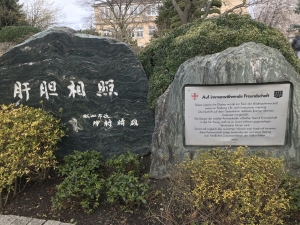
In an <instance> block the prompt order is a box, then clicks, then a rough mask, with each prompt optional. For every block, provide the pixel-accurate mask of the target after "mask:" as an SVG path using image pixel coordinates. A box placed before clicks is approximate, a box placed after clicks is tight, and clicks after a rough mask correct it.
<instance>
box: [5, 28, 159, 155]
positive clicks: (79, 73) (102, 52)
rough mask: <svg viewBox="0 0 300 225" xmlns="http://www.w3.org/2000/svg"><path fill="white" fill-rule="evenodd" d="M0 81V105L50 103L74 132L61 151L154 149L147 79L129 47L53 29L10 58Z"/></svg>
mask: <svg viewBox="0 0 300 225" xmlns="http://www.w3.org/2000/svg"><path fill="white" fill-rule="evenodd" d="M0 79H1V83H0V96H1V98H0V104H10V103H14V104H15V105H16V106H17V105H19V104H24V105H28V106H33V107H39V108H40V107H43V108H44V109H45V110H46V111H50V112H51V113H52V114H54V115H55V116H57V117H59V118H61V121H62V122H63V123H64V124H65V125H66V127H67V129H68V132H67V137H65V138H64V139H63V141H62V142H61V143H60V145H59V148H60V151H57V155H58V156H64V155H66V154H69V153H71V152H73V151H74V150H79V151H86V150H97V151H99V152H101V153H102V154H103V155H104V156H111V155H114V154H121V153H123V152H127V151H131V152H133V153H138V154H141V155H144V154H147V153H148V152H149V146H150V144H151V136H152V133H153V129H154V115H153V113H152V112H150V111H149V110H148V103H147V92H148V80H147V78H146V75H145V73H144V70H143V68H142V67H141V65H140V62H139V61H138V60H137V59H136V56H135V54H134V53H133V52H132V51H131V49H130V48H128V46H126V45H125V44H122V43H118V42H115V41H112V39H106V38H102V37H93V36H90V35H89V36H84V35H81V34H80V35H77V34H76V33H75V31H73V30H71V29H68V28H52V29H50V30H47V31H44V32H42V33H40V34H38V35H35V37H34V39H32V40H31V41H27V42H26V43H23V44H21V45H19V46H16V47H15V48H13V49H12V50H11V51H10V52H7V53H6V54H5V55H3V56H2V57H1V58H0ZM41 101H42V105H41V103H40V102H41ZM60 109H62V113H61V110H60Z"/></svg>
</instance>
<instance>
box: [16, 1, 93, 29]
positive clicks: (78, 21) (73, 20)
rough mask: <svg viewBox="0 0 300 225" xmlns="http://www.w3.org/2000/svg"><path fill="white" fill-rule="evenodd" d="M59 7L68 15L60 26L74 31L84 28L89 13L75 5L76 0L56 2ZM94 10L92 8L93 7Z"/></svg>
mask: <svg viewBox="0 0 300 225" xmlns="http://www.w3.org/2000/svg"><path fill="white" fill-rule="evenodd" d="M54 1H55V2H56V3H57V4H58V5H60V6H62V7H63V11H64V13H65V15H66V18H65V19H64V21H62V22H61V24H58V25H59V26H67V27H71V28H73V29H76V30H78V29H82V28H83V17H85V16H88V15H89V12H87V10H84V9H82V8H80V7H79V6H78V5H76V4H75V0H54ZM24 2H26V0H19V3H24ZM91 9H92V7H91Z"/></svg>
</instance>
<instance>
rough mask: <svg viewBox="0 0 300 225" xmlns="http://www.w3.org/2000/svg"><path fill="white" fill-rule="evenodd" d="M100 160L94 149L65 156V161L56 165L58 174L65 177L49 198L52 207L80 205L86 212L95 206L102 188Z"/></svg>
mask: <svg viewBox="0 0 300 225" xmlns="http://www.w3.org/2000/svg"><path fill="white" fill-rule="evenodd" d="M102 160H103V158H102V156H101V155H100V153H99V152H96V151H86V152H79V151H74V153H73V154H71V155H68V156H65V157H64V162H65V163H64V164H63V165H61V166H59V167H58V171H59V174H60V176H65V179H64V180H63V181H62V182H61V183H60V184H59V185H57V187H56V189H57V192H56V194H55V196H54V197H53V198H52V200H51V201H52V204H53V206H54V208H57V209H61V208H64V209H66V208H70V209H74V208H77V207H78V206H81V207H82V208H83V209H84V210H85V211H86V212H87V213H91V212H92V211H93V209H95V208H97V207H98V205H99V198H100V196H101V194H102V193H103V190H104V179H103V173H102V170H101V166H102V165H103V162H102Z"/></svg>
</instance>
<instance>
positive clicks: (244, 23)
mask: <svg viewBox="0 0 300 225" xmlns="http://www.w3.org/2000/svg"><path fill="white" fill-rule="evenodd" d="M245 42H256V43H262V44H264V45H267V46H270V47H273V48H276V49H279V50H280V51H281V53H282V54H283V55H284V56H285V58H286V59H287V61H288V62H289V63H290V64H291V65H293V66H294V68H295V69H296V71H297V72H298V73H300V62H299V60H298V58H297V57H296V55H295V53H294V51H293V50H292V48H291V46H290V44H289V43H288V42H287V40H286V39H285V37H284V36H283V34H282V33H281V32H280V31H278V30H277V29H274V28H271V27H268V26H266V25H264V24H262V23H259V22H257V21H255V20H252V19H251V18H250V17H249V16H238V15H229V16H227V17H225V18H212V19H206V20H198V21H195V22H193V23H191V24H187V25H183V26H181V27H179V28H177V29H175V30H173V31H172V32H170V33H168V34H166V35H165V36H164V37H162V38H159V39H156V40H154V41H152V42H151V43H150V44H149V45H148V46H147V47H146V48H145V49H144V50H143V51H142V52H141V53H140V54H139V56H138V57H139V60H140V61H141V63H142V65H143V67H144V69H145V71H146V75H147V77H148V79H149V81H150V84H149V93H148V102H149V104H150V107H151V108H152V109H154V108H155V104H156V101H157V99H158V97H159V96H160V95H161V94H163V93H164V91H165V90H166V89H167V87H168V86H169V85H170V83H171V82H172V81H173V78H174V75H175V73H176V71H177V69H178V68H179V66H180V65H181V64H182V63H183V62H185V61H186V60H188V59H190V58H192V57H195V56H203V55H208V54H214V53H217V52H221V51H223V50H225V49H227V48H229V47H234V46H239V45H241V44H243V43H245Z"/></svg>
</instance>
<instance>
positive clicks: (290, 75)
mask: <svg viewBox="0 0 300 225" xmlns="http://www.w3.org/2000/svg"><path fill="white" fill-rule="evenodd" d="M287 81H289V82H291V83H292V84H293V91H292V96H291V98H290V100H289V105H290V107H289V109H288V110H289V112H288V115H289V116H288V118H287V120H286V125H287V129H286V137H287V138H286V143H287V144H286V145H284V146H276V147H274V146H272V147H270V146H267V147H266V146H265V147H262V146H261V147H260V146H258V147H253V146H252V147H251V148H250V149H251V150H254V151H256V150H268V151H269V152H270V153H271V154H272V155H273V156H275V157H280V156H283V157H284V158H285V159H286V160H287V162H288V165H289V167H290V170H291V171H292V172H293V173H296V172H299V171H300V138H299V136H300V126H299V125H298V122H299V121H298V119H299V117H300V76H299V74H298V73H297V72H296V71H295V69H294V68H293V66H291V65H290V64H289V63H288V62H287V61H286V59H285V58H284V56H283V55H282V54H281V52H280V51H279V50H277V49H273V48H270V47H267V46H265V45H262V44H256V43H253V42H250V43H245V44H242V45H240V46H238V47H233V48H228V49H226V50H225V51H223V52H220V53H216V54H213V55H207V56H203V57H200V56H199V57H195V58H192V59H190V60H187V61H186V62H185V63H183V64H182V65H181V66H180V68H179V69H178V71H177V73H176V75H175V78H174V80H173V82H172V83H171V85H170V86H169V87H168V89H167V90H166V91H165V93H164V94H163V95H161V96H160V98H159V99H158V101H157V106H156V114H155V130H154V134H153V136H152V145H151V153H152V154H151V157H152V161H151V168H150V176H151V177H153V178H157V179H161V178H166V177H168V176H169V171H170V170H171V169H172V166H173V165H174V164H175V163H176V162H181V161H182V160H184V159H186V158H189V159H192V158H193V156H194V155H195V152H196V150H198V149H200V148H201V149H203V150H205V149H211V148H212V147H199V146H193V147H190V146H185V145H184V116H183V115H184V94H183V87H184V86H185V85H187V84H191V85H217V84H251V83H268V82H287Z"/></svg>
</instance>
